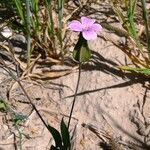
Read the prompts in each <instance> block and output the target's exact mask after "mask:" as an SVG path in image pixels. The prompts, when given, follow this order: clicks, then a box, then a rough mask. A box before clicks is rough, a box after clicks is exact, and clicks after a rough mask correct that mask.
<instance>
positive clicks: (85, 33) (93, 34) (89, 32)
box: [82, 30, 97, 40]
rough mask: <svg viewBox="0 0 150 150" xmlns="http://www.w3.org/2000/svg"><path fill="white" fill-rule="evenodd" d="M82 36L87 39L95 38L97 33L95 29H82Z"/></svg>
mask: <svg viewBox="0 0 150 150" xmlns="http://www.w3.org/2000/svg"><path fill="white" fill-rule="evenodd" d="M82 36H83V37H84V38H85V39H86V40H94V39H96V38H97V34H96V32H94V31H93V30H87V31H82Z"/></svg>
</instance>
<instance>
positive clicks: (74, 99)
mask: <svg viewBox="0 0 150 150" xmlns="http://www.w3.org/2000/svg"><path fill="white" fill-rule="evenodd" d="M81 66H82V63H79V73H78V80H77V85H76V90H75V94H74V98H73V103H72V107H71V111H70V115H69V121H68V129H69V126H70V121H71V118H72V113H73V109H74V105H75V101H76V97H77V92H78V88H79V82H80V76H81Z"/></svg>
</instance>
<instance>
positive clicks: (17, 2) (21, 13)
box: [15, 0, 25, 24]
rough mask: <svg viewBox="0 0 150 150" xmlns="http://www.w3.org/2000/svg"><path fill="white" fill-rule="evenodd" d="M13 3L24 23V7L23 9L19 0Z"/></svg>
mask: <svg viewBox="0 0 150 150" xmlns="http://www.w3.org/2000/svg"><path fill="white" fill-rule="evenodd" d="M15 5H16V8H17V11H18V14H19V16H20V18H21V20H22V21H23V23H24V24H25V16H24V12H23V10H24V9H23V5H22V2H21V0H15Z"/></svg>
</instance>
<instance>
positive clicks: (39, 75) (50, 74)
mask: <svg viewBox="0 0 150 150" xmlns="http://www.w3.org/2000/svg"><path fill="white" fill-rule="evenodd" d="M77 68H78V67H73V68H72V69H66V70H55V71H47V72H42V73H32V74H28V76H29V77H30V78H32V79H41V80H46V79H55V78H59V77H62V76H65V75H68V74H70V73H72V72H73V71H75V70H76V69H77Z"/></svg>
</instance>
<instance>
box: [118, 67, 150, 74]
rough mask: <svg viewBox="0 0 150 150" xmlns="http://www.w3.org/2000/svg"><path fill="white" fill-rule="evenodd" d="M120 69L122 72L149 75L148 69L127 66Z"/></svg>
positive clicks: (149, 69) (149, 70)
mask: <svg viewBox="0 0 150 150" xmlns="http://www.w3.org/2000/svg"><path fill="white" fill-rule="evenodd" d="M120 68H121V69H123V70H128V71H135V72H137V73H142V74H145V75H150V68H132V67H128V66H122V67H120Z"/></svg>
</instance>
